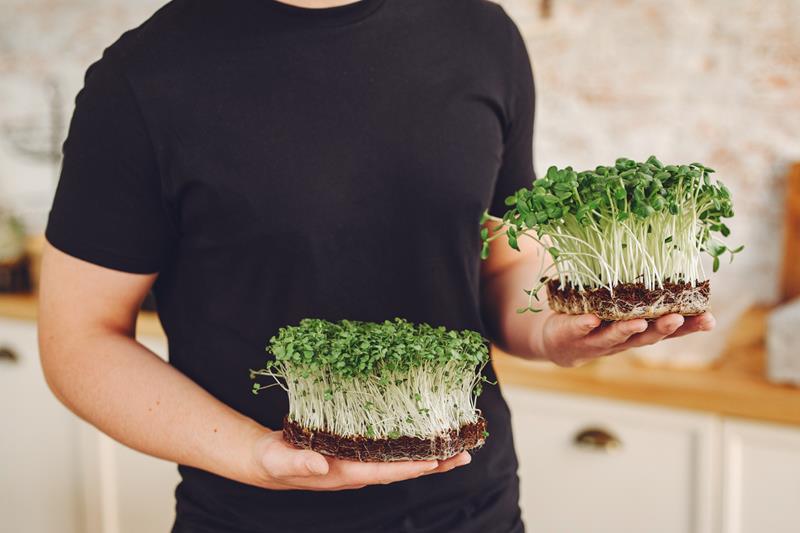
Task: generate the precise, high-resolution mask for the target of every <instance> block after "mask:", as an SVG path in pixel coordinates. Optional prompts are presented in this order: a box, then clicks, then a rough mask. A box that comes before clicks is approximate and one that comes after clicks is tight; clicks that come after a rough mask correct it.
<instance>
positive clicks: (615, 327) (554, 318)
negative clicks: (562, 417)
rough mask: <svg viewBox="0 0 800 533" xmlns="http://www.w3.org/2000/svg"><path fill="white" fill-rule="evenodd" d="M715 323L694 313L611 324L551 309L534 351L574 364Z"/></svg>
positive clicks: (708, 317)
mask: <svg viewBox="0 0 800 533" xmlns="http://www.w3.org/2000/svg"><path fill="white" fill-rule="evenodd" d="M714 324H715V320H714V317H713V316H712V315H711V313H704V314H702V315H699V316H694V317H683V316H681V315H677V314H670V315H664V316H662V317H660V318H658V319H656V320H653V321H651V322H647V321H646V320H644V319H635V320H625V321H621V322H613V323H611V324H603V323H602V322H601V321H600V319H599V318H597V317H596V316H595V315H565V314H562V313H551V314H549V316H547V317H546V318H545V319H544V323H543V324H542V329H541V331H538V332H536V333H537V334H536V336H535V337H534V338H532V339H531V343H532V344H533V345H534V347H533V349H534V351H536V352H537V353H539V354H542V355H543V356H544V357H545V358H547V359H549V360H551V361H553V362H554V363H556V364H557V365H559V366H566V367H571V366H578V365H580V364H582V363H586V362H588V361H591V360H592V359H596V358H598V357H603V356H605V355H612V354H615V353H617V352H620V351H622V350H627V349H628V348H635V347H637V346H647V345H650V344H655V343H657V342H659V341H661V340H663V339H667V338H672V337H680V336H682V335H686V334H688V333H692V332H695V331H708V330H710V329H712V328H713V327H714Z"/></svg>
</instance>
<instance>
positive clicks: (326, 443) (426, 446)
mask: <svg viewBox="0 0 800 533" xmlns="http://www.w3.org/2000/svg"><path fill="white" fill-rule="evenodd" d="M485 431H486V420H484V419H483V418H479V419H478V421H477V422H475V423H473V424H466V425H464V426H462V427H461V429H459V430H452V431H450V432H448V433H446V434H443V435H438V436H436V437H433V438H430V439H421V438H417V437H403V436H401V437H398V438H396V439H372V438H368V437H342V436H339V435H334V434H333V433H329V432H327V431H314V430H310V429H308V428H304V427H303V426H301V425H300V424H298V423H296V422H293V421H291V420H289V418H288V417H286V418H284V420H283V438H284V439H285V440H286V442H288V443H289V444H291V445H292V446H294V447H295V448H303V449H309V450H314V451H315V452H319V453H321V454H324V455H329V456H332V457H337V458H339V459H350V460H354V461H362V462H390V461H412V460H413V461H424V460H432V459H438V460H444V459H449V458H450V457H453V456H454V455H456V454H459V453H461V452H463V451H464V450H473V449H476V448H480V447H481V446H483V443H484V442H485V440H486V437H485V435H486V433H485Z"/></svg>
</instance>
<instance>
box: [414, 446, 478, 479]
mask: <svg viewBox="0 0 800 533" xmlns="http://www.w3.org/2000/svg"><path fill="white" fill-rule="evenodd" d="M470 462H472V456H471V455H470V454H469V453H468V452H461V453H459V454H457V455H454V456H453V457H451V458H449V459H445V460H444V461H439V466H438V467H436V468H434V469H433V470H431V471H430V472H426V473H425V474H423V475H424V476H427V475H430V474H443V473H445V472H449V471H451V470H453V469H454V468H458V467H459V466H464V465H468V464H469V463H470Z"/></svg>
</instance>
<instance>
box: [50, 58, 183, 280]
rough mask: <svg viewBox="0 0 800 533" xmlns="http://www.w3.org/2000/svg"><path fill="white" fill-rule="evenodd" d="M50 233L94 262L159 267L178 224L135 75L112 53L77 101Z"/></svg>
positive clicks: (144, 269)
mask: <svg viewBox="0 0 800 533" xmlns="http://www.w3.org/2000/svg"><path fill="white" fill-rule="evenodd" d="M45 235H46V237H47V240H48V241H49V242H50V243H51V244H52V245H53V246H54V247H56V248H58V249H60V250H61V251H63V252H65V253H67V254H69V255H71V256H74V257H77V258H79V259H83V260H85V261H89V262H91V263H94V264H97V265H100V266H104V267H107V268H111V269H114V270H121V271H125V272H132V273H153V272H158V271H159V270H160V269H161V267H162V264H163V262H164V260H165V257H166V255H167V253H168V251H169V249H170V244H171V243H170V240H171V237H172V227H171V225H170V219H169V216H168V213H167V211H166V204H165V203H164V201H163V188H162V183H161V177H160V174H159V170H158V164H157V160H156V155H155V152H154V149H153V145H152V142H151V139H150V137H149V135H148V131H147V128H146V126H145V122H144V117H143V115H142V112H141V109H140V108H139V105H138V103H137V101H136V98H135V96H134V93H133V91H132V88H131V86H130V84H129V83H128V80H127V78H126V77H125V76H124V75H123V74H122V72H121V71H120V70H119V69H118V68H117V67H116V66H115V65H114V64H113V63H111V62H110V61H109V58H108V56H105V57H104V58H103V59H101V60H100V61H98V62H97V63H95V64H94V65H92V66H91V67H90V68H89V70H88V71H87V73H86V78H85V83H84V87H83V89H82V90H81V91H80V92H79V93H78V96H77V98H76V101H75V112H74V114H73V116H72V121H71V123H70V128H69V134H68V136H67V140H66V141H65V143H64V159H63V165H62V170H61V177H60V180H59V183H58V187H57V189H56V194H55V199H54V201H53V206H52V209H51V210H50V215H49V219H48V222H47V229H46V231H45Z"/></svg>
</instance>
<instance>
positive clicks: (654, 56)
mask: <svg viewBox="0 0 800 533" xmlns="http://www.w3.org/2000/svg"><path fill="white" fill-rule="evenodd" d="M541 2H542V0H502V1H501V2H500V3H502V4H503V6H504V7H505V8H506V10H507V11H508V12H509V14H510V15H511V16H512V17H513V18H514V20H515V21H516V22H517V24H518V25H519V27H520V29H521V31H522V33H523V35H524V37H525V39H526V41H527V43H528V48H529V51H530V54H531V58H532V60H533V64H534V72H535V76H536V81H537V91H538V100H537V127H536V143H535V149H536V161H537V169H538V170H539V171H540V172H541V171H542V170H544V169H546V168H547V166H549V165H550V164H557V165H566V164H571V165H573V166H575V167H580V168H584V167H592V166H595V165H597V164H599V163H608V162H611V161H613V160H614V159H615V158H617V157H619V156H622V155H625V156H628V157H634V158H643V157H646V156H647V155H649V154H650V153H654V154H657V155H658V156H659V157H660V158H661V159H662V160H668V161H677V162H691V161H695V160H697V161H701V162H703V163H705V164H707V165H709V166H712V167H714V168H716V169H717V170H718V172H719V174H718V175H719V176H720V177H721V178H722V179H723V180H724V181H725V182H726V183H727V184H728V185H729V186H730V187H731V189H732V190H733V191H734V194H735V199H736V205H737V212H738V215H737V218H736V219H735V220H734V221H733V223H732V224H731V226H732V227H733V229H734V235H733V240H734V241H735V242H736V243H745V244H746V245H747V249H746V252H745V253H743V254H741V255H740V256H739V257H738V258H737V262H736V263H735V265H734V266H733V267H731V268H730V269H728V273H727V274H724V275H725V276H726V278H725V279H726V283H725V284H724V286H726V287H728V286H743V285H745V286H748V287H750V289H751V291H752V293H753V294H754V295H757V296H758V297H759V298H760V299H765V300H769V299H771V298H772V296H773V294H774V290H775V282H774V279H775V274H776V269H777V265H778V261H779V259H778V258H779V254H780V249H779V245H780V242H781V240H780V227H779V223H780V220H781V205H782V198H781V194H782V182H781V180H780V178H781V176H782V174H781V172H782V168H783V167H784V166H785V165H786V163H787V162H788V161H791V160H796V159H800V0H770V1H769V2H764V1H759V0H704V1H701V0H550V4H551V10H550V16H549V17H547V18H543V17H542V16H541V11H540V8H541ZM160 3H161V2H160V1H157V0H136V1H135V2H131V1H128V0H0V102H2V103H0V202H3V203H6V204H8V203H11V204H12V205H13V207H14V208H15V209H16V210H17V211H18V212H20V213H21V214H22V215H23V216H24V218H25V219H26V221H27V223H28V225H29V227H31V229H32V230H34V231H36V230H40V229H41V227H42V224H43V221H44V217H45V214H46V211H47V206H48V205H49V202H50V198H51V196H52V188H53V183H54V175H55V169H54V168H53V166H52V165H50V164H47V163H45V162H43V161H42V155H41V154H42V153H46V152H47V151H48V146H49V144H50V143H48V135H47V131H46V128H45V129H42V128H43V126H44V125H46V124H48V123H49V120H48V114H47V113H46V109H47V105H48V101H49V100H50V98H49V96H48V89H47V85H46V82H48V80H55V81H56V82H57V83H58V86H59V87H60V90H61V93H62V95H63V103H62V105H61V107H62V111H63V113H64V114H68V113H69V111H70V107H71V101H72V98H73V96H74V94H75V92H76V91H77V90H78V89H79V88H80V86H81V82H82V80H81V77H82V74H83V71H84V70H85V68H86V66H87V65H88V64H89V63H91V62H92V61H93V60H94V59H95V58H96V57H98V55H99V53H100V52H101V50H102V48H103V46H104V45H106V44H108V43H110V42H112V41H113V40H114V39H115V38H116V37H117V36H118V35H119V33H120V32H121V31H122V30H124V29H126V28H129V27H132V26H134V25H136V24H137V23H138V22H140V21H141V20H143V19H144V18H146V16H147V15H148V14H149V13H151V12H152V11H153V10H154V9H156V8H157V6H158V5H159V4H160ZM11 138H13V139H15V142H16V144H17V145H24V146H26V147H27V148H28V150H33V151H35V152H37V153H39V154H40V155H39V156H38V157H30V156H25V155H23V154H21V153H20V150H19V149H18V148H14V147H13V146H12V142H11ZM729 279H730V280H733V281H735V282H736V283H734V284H728V283H727V280H729ZM745 280H747V284H743V283H741V282H743V281H745ZM720 285H722V284H720Z"/></svg>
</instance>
